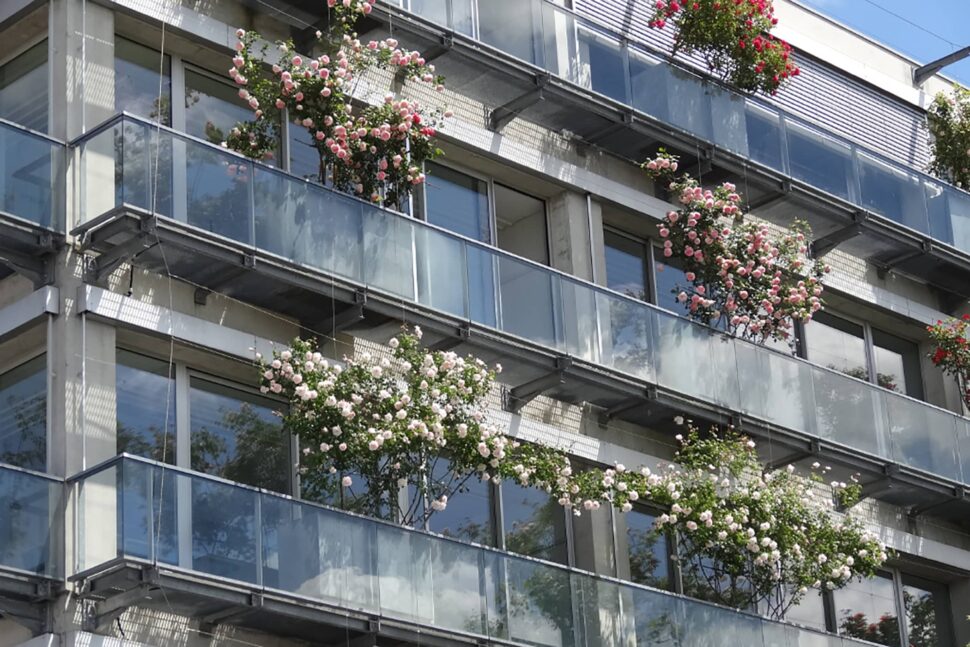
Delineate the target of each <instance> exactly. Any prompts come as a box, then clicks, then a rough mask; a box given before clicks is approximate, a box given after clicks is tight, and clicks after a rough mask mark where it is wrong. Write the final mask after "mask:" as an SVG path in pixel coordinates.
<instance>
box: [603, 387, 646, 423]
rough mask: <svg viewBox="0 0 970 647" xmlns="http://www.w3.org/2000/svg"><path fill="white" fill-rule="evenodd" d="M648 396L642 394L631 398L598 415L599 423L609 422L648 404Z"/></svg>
mask: <svg viewBox="0 0 970 647" xmlns="http://www.w3.org/2000/svg"><path fill="white" fill-rule="evenodd" d="M650 400H651V399H650V396H649V394H647V393H644V394H643V395H642V396H633V397H630V398H627V399H626V400H623V401H622V402H619V403H618V404H615V405H613V406H612V407H610V408H609V409H607V410H606V411H604V412H603V413H601V414H600V422H604V423H606V422H609V421H611V420H613V419H614V418H616V417H617V416H619V415H620V414H623V413H626V412H627V411H630V410H631V409H636V408H637V407H641V406H643V405H645V404H648V403H649V402H650Z"/></svg>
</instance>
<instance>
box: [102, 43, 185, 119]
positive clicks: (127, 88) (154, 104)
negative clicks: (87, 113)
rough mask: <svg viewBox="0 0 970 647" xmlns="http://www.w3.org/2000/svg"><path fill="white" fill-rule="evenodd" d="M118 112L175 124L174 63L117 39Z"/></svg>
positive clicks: (150, 51) (167, 58) (116, 79)
mask: <svg viewBox="0 0 970 647" xmlns="http://www.w3.org/2000/svg"><path fill="white" fill-rule="evenodd" d="M159 57H161V60H159ZM159 72H161V79H159ZM159 93H160V94H159ZM115 112H129V113H131V114H133V115H138V116H139V117H144V118H145V119H150V120H151V121H158V122H160V123H162V124H163V125H165V126H170V125H172V121H171V114H172V77H171V60H170V58H169V57H168V56H167V55H165V56H163V55H162V54H161V52H158V51H157V50H154V49H151V48H149V47H145V46H144V45H140V44H138V43H135V42H133V41H130V40H128V39H127V38H122V37H121V36H115Z"/></svg>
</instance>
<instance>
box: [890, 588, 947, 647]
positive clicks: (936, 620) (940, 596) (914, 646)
mask: <svg viewBox="0 0 970 647" xmlns="http://www.w3.org/2000/svg"><path fill="white" fill-rule="evenodd" d="M902 580H903V581H902V584H903V605H904V606H905V608H906V629H907V632H908V637H909V645H910V647H942V646H943V645H949V644H952V640H953V638H952V636H951V633H952V632H951V631H950V617H951V616H950V600H949V596H948V595H947V587H946V585H945V584H938V583H936V582H930V581H928V580H924V579H921V578H918V577H913V576H911V575H907V574H905V573H904V574H903V576H902Z"/></svg>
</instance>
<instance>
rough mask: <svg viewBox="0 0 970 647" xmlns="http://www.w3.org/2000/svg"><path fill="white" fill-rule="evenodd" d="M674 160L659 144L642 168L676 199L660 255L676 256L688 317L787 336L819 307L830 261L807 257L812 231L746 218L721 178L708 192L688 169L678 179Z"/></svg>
mask: <svg viewBox="0 0 970 647" xmlns="http://www.w3.org/2000/svg"><path fill="white" fill-rule="evenodd" d="M677 166H678V162H677V158H676V157H675V156H673V155H669V154H667V153H666V152H665V151H664V150H663V149H661V151H660V153H659V154H658V156H657V157H656V158H655V159H652V160H649V161H648V162H645V163H644V164H643V168H644V169H646V171H647V173H648V174H649V175H650V177H652V178H653V179H655V180H658V181H661V182H663V183H664V186H665V187H666V188H667V189H668V190H669V191H670V192H671V194H672V195H673V196H675V198H676V199H677V200H678V201H679V203H680V207H679V208H678V209H677V210H675V211H670V212H669V213H667V215H666V217H665V218H664V220H663V221H662V222H661V223H660V225H659V233H660V237H661V238H663V239H664V243H663V256H664V258H672V257H674V258H676V259H677V260H678V261H679V262H680V263H681V264H682V266H683V269H684V270H685V272H686V277H687V281H688V282H690V284H691V285H689V286H683V287H682V288H680V286H678V287H679V291H678V294H677V299H678V301H680V302H681V303H682V304H683V305H684V307H685V308H686V309H687V314H688V316H689V317H690V318H692V319H695V320H697V321H700V322H702V323H705V324H708V325H712V326H723V327H725V328H726V329H727V330H728V331H729V332H731V333H732V334H734V335H737V336H739V337H742V338H744V339H747V340H749V341H754V342H757V343H764V342H766V341H767V340H769V339H775V340H784V341H788V342H789V343H792V342H793V337H792V332H793V328H794V322H795V321H802V322H808V321H811V319H812V315H813V314H814V313H815V312H817V311H818V310H820V309H822V306H823V302H822V299H821V295H822V290H823V287H822V276H823V275H824V274H825V273H826V272H828V267H827V266H826V265H825V264H824V263H822V262H821V261H819V260H814V261H812V260H811V259H809V257H808V241H809V239H810V238H811V229H810V227H809V226H808V224H807V223H805V222H803V221H800V220H795V221H794V222H793V223H792V225H791V233H788V234H783V235H774V234H772V233H771V232H770V231H769V230H768V227H767V225H764V224H758V223H752V222H745V221H744V213H743V211H742V209H741V206H740V205H741V196H740V195H739V194H738V193H737V191H736V190H735V189H736V188H735V186H734V185H733V184H731V183H729V182H725V183H724V184H721V185H720V186H718V187H716V188H715V189H714V190H713V191H712V190H710V189H707V190H705V189H703V188H701V186H700V184H699V183H698V182H697V180H696V179H694V178H693V177H691V176H690V175H688V174H682V175H680V176H679V177H677V176H676V175H675V174H676V172H677Z"/></svg>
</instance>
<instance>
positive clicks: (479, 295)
mask: <svg viewBox="0 0 970 647" xmlns="http://www.w3.org/2000/svg"><path fill="white" fill-rule="evenodd" d="M465 263H466V264H467V265H466V267H465V276H467V277H468V316H469V318H470V319H471V320H472V321H476V322H478V323H480V324H482V325H484V326H490V327H492V328H495V327H496V321H497V320H498V298H497V295H496V293H495V287H496V286H495V279H496V277H497V273H498V257H497V255H496V254H494V253H493V252H491V251H489V250H488V249H487V248H485V247H478V246H476V245H468V244H466V245H465Z"/></svg>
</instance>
